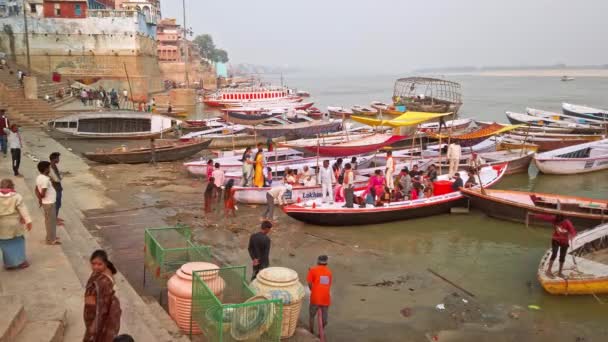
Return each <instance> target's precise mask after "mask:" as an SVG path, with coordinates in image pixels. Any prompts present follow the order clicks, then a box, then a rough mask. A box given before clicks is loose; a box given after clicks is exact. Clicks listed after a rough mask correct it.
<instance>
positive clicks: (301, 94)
mask: <svg viewBox="0 0 608 342" xmlns="http://www.w3.org/2000/svg"><path fill="white" fill-rule="evenodd" d="M296 95H297V96H299V97H310V93H309V92H307V91H306V90H298V91H296Z"/></svg>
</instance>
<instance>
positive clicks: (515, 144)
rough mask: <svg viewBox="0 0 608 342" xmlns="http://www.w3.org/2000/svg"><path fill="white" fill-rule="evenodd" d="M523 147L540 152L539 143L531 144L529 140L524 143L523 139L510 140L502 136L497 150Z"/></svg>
mask: <svg viewBox="0 0 608 342" xmlns="http://www.w3.org/2000/svg"><path fill="white" fill-rule="evenodd" d="M521 149H527V150H530V151H534V152H538V145H536V144H531V143H528V142H526V143H524V142H523V141H519V140H509V139H507V138H504V137H500V142H499V143H498V146H496V150H497V151H504V150H521Z"/></svg>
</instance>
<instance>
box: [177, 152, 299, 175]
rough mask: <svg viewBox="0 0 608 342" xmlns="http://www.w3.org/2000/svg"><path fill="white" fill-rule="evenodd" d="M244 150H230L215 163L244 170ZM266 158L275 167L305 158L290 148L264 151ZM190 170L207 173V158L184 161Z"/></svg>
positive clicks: (229, 170)
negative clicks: (242, 159)
mask: <svg viewBox="0 0 608 342" xmlns="http://www.w3.org/2000/svg"><path fill="white" fill-rule="evenodd" d="M243 152H244V150H235V151H228V153H226V154H227V155H222V156H221V157H216V158H213V162H214V163H219V164H220V169H221V170H223V171H224V172H235V171H242V170H243V162H242V161H241V158H242V156H243ZM264 158H265V160H266V162H265V165H267V166H270V167H275V166H278V165H290V164H297V163H300V162H301V161H302V159H303V154H302V152H300V151H296V150H292V149H289V148H278V149H276V150H275V151H271V152H268V151H266V152H264ZM184 166H185V167H186V169H187V170H188V172H189V173H190V174H192V175H195V176H205V175H207V160H204V159H201V160H195V161H190V162H187V163H184Z"/></svg>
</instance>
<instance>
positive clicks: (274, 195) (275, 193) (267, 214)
mask: <svg viewBox="0 0 608 342" xmlns="http://www.w3.org/2000/svg"><path fill="white" fill-rule="evenodd" d="M291 189H292V187H291V185H290V184H285V185H279V186H275V187H273V188H272V189H270V190H268V192H267V193H266V210H265V211H264V215H262V220H274V202H275V201H277V202H278V204H279V205H284V204H285V198H284V197H285V192H287V191H291Z"/></svg>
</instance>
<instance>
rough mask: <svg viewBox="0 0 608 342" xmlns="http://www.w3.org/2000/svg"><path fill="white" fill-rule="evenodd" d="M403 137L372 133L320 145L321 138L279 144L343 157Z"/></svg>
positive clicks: (374, 148) (371, 150) (394, 141)
mask: <svg viewBox="0 0 608 342" xmlns="http://www.w3.org/2000/svg"><path fill="white" fill-rule="evenodd" d="M404 139H408V137H406V136H401V135H387V134H373V135H368V136H365V137H362V138H360V139H353V140H350V141H347V142H339V143H333V144H332V143H331V142H330V143H326V144H325V145H321V144H324V142H323V138H321V139H319V140H318V142H316V143H313V144H310V143H307V144H295V143H294V144H292V143H283V144H281V146H283V147H289V148H293V149H297V150H300V151H302V152H305V153H311V154H318V155H320V156H323V157H345V156H356V155H360V154H365V153H370V152H373V151H375V150H377V149H379V148H382V147H385V146H390V145H391V144H394V143H396V142H399V141H401V140H404Z"/></svg>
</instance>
